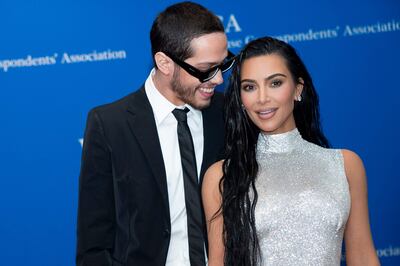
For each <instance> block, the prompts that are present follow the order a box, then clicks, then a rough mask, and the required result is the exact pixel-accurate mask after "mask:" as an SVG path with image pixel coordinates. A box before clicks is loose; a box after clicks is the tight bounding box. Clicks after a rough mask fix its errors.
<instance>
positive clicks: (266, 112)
mask: <svg viewBox="0 0 400 266" xmlns="http://www.w3.org/2000/svg"><path fill="white" fill-rule="evenodd" d="M276 110H278V108H271V109H267V110H263V111H259V112H257V113H258V114H260V115H267V114H270V113H273V112H275V111H276Z"/></svg>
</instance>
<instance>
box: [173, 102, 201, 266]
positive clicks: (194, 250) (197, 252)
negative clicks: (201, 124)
mask: <svg viewBox="0 0 400 266" xmlns="http://www.w3.org/2000/svg"><path fill="white" fill-rule="evenodd" d="M187 112H189V109H188V108H187V107H186V108H185V109H184V110H182V109H175V110H173V111H172V113H173V114H174V116H175V118H176V120H178V140H179V150H180V153H181V160H182V172H183V184H184V188H185V203H186V213H187V224H188V237H189V257H190V265H191V266H204V265H205V258H204V256H205V255H204V239H203V237H204V235H203V219H202V209H201V198H200V186H199V182H198V177H197V167H196V156H195V153H194V147H193V139H192V135H191V134H190V129H189V126H188V124H187V115H186V114H187Z"/></svg>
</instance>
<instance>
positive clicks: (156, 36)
mask: <svg viewBox="0 0 400 266" xmlns="http://www.w3.org/2000/svg"><path fill="white" fill-rule="evenodd" d="M214 32H224V26H223V25H222V23H221V21H220V19H219V18H218V17H217V16H216V15H214V14H213V13H211V11H209V10H208V9H206V8H205V7H203V6H201V5H199V4H196V3H193V2H182V3H178V4H174V5H172V6H169V7H167V8H166V9H165V10H164V11H163V12H161V13H160V14H159V15H158V16H157V18H156V19H155V20H154V22H153V25H152V27H151V31H150V41H151V50H152V55H153V60H154V55H155V54H156V53H157V52H165V53H166V54H170V55H173V56H175V57H177V58H178V59H180V60H185V59H187V58H189V57H190V56H192V53H193V51H192V50H191V47H190V42H191V41H192V40H193V39H194V38H196V37H200V36H202V35H204V34H209V33H214ZM154 65H155V66H156V64H154Z"/></svg>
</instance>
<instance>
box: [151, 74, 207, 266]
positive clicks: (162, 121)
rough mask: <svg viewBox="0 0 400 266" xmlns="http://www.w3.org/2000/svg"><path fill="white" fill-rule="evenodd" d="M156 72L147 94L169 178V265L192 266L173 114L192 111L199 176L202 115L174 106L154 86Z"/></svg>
mask: <svg viewBox="0 0 400 266" xmlns="http://www.w3.org/2000/svg"><path fill="white" fill-rule="evenodd" d="M154 72H155V70H154V69H153V70H152V71H151V73H150V75H149V77H148V78H147V80H146V83H145V91H146V94H147V98H148V99H149V102H150V105H151V107H152V109H153V113H154V118H155V121H156V126H157V132H158V137H159V139H160V144H161V151H162V155H163V159H164V166H165V172H166V175H167V187H168V201H169V211H170V219H171V240H170V243H169V249H168V255H167V262H166V265H167V266H172V265H173V266H180V265H182V266H183V265H190V260H189V242H188V229H187V215H186V206H185V191H184V185H183V174H182V163H181V154H180V151H179V142H178V133H177V126H178V122H177V120H176V118H175V116H174V115H173V114H172V111H173V110H174V109H175V108H181V109H183V108H185V107H188V108H189V110H190V112H188V113H187V121H188V125H189V128H190V132H191V134H192V138H193V145H194V150H195V154H196V164H197V173H198V176H200V170H201V163H202V160H203V149H204V137H203V116H202V113H201V111H199V110H196V109H194V108H193V107H191V106H190V105H185V106H175V105H174V104H172V103H171V102H170V101H168V100H167V99H166V98H165V97H164V96H163V95H162V94H161V93H160V92H159V91H158V90H157V88H156V87H155V85H154V82H153V78H152V77H153V75H154Z"/></svg>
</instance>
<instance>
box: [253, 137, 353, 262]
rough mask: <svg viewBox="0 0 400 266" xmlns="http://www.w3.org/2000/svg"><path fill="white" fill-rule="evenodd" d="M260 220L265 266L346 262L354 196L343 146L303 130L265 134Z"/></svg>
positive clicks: (259, 148)
mask: <svg viewBox="0 0 400 266" xmlns="http://www.w3.org/2000/svg"><path fill="white" fill-rule="evenodd" d="M257 161H258V163H259V173H258V177H257V181H256V188H257V192H258V202H257V205H256V211H255V218H256V227H257V233H258V236H259V241H260V248H261V253H262V263H261V265H274V266H278V265H285V266H288V265H296V266H297V265H340V256H341V248H342V240H343V232H344V228H345V225H346V221H347V218H348V215H349V211H350V194H349V187H348V183H347V178H346V176H345V170H344V162H343V156H342V153H341V151H340V150H336V149H325V148H322V147H320V146H317V145H314V144H312V143H310V142H307V141H306V140H304V139H302V137H301V135H300V133H299V132H298V130H297V129H294V130H292V131H289V132H286V133H283V134H276V135H265V134H260V135H259V138H258V143H257Z"/></svg>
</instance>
